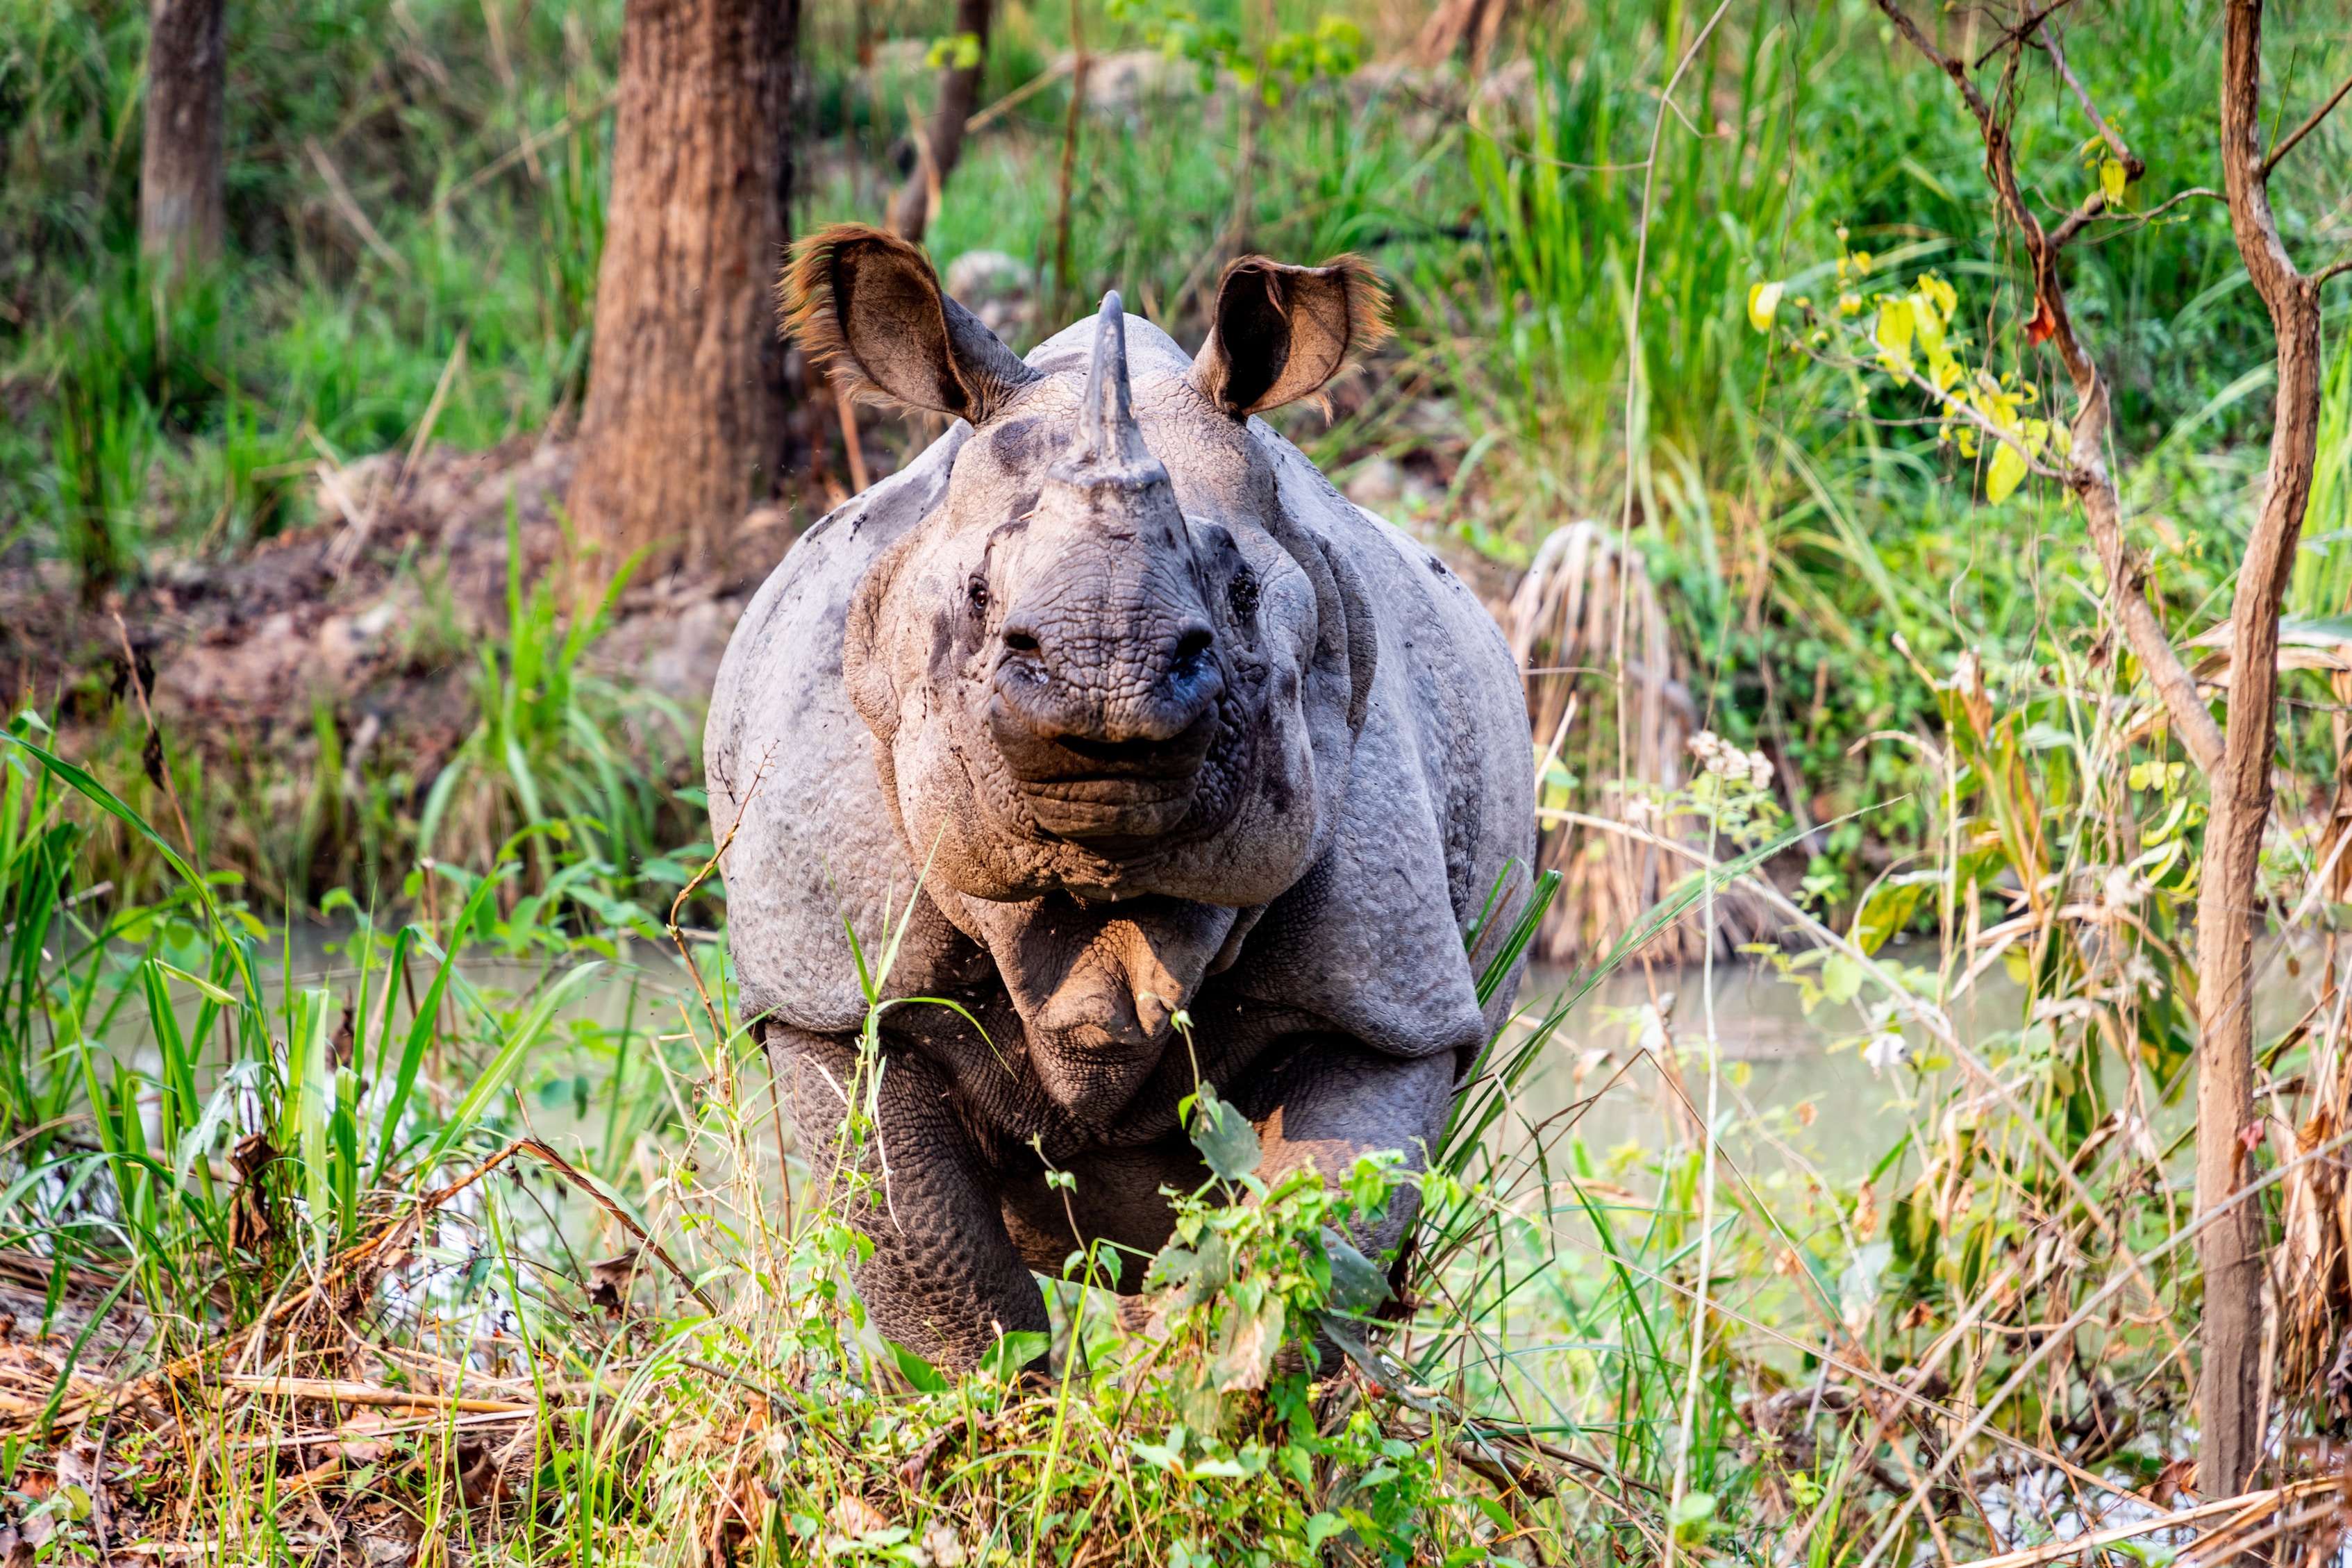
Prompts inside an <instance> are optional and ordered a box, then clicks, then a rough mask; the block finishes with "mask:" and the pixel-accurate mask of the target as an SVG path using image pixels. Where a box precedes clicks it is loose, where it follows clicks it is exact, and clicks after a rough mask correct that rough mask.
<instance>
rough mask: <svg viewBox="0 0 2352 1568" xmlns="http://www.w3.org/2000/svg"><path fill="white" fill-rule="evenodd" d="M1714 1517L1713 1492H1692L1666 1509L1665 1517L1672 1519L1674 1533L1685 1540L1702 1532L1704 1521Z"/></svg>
mask: <svg viewBox="0 0 2352 1568" xmlns="http://www.w3.org/2000/svg"><path fill="white" fill-rule="evenodd" d="M1714 1517H1715V1494H1714V1493H1713V1492H1692V1493H1690V1494H1688V1495H1687V1496H1685V1498H1684V1499H1683V1500H1682V1501H1680V1502H1678V1503H1676V1504H1675V1506H1674V1507H1672V1508H1670V1509H1668V1510H1666V1518H1667V1519H1668V1520H1670V1521H1673V1524H1674V1527H1675V1534H1676V1535H1679V1536H1681V1537H1683V1538H1684V1539H1685V1540H1688V1539H1690V1538H1691V1537H1692V1536H1694V1535H1699V1534H1704V1533H1705V1529H1704V1527H1705V1525H1706V1521H1708V1520H1710V1519H1712V1518H1714Z"/></svg>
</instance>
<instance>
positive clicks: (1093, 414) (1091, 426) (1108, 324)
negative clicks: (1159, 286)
mask: <svg viewBox="0 0 2352 1568" xmlns="http://www.w3.org/2000/svg"><path fill="white" fill-rule="evenodd" d="M1046 477H1047V478H1048V479H1058V480H1060V481H1061V482H1062V483H1064V484H1066V485H1075V486H1077V487H1079V488H1082V489H1100V488H1102V487H1105V486H1110V487H1116V488H1117V489H1122V490H1133V489H1142V488H1144V487H1146V486H1149V485H1152V484H1159V485H1162V486H1165V485H1166V484H1167V483H1168V470H1167V469H1166V468H1162V467H1161V466H1160V459H1159V458H1154V457H1153V456H1152V455H1151V448H1150V447H1147V446H1145V445H1144V443H1143V429H1142V426H1139V425H1138V424H1136V422H1135V407H1134V404H1133V401H1132V399H1131V396H1130V395H1129V390H1128V376H1127V309H1126V307H1125V306H1124V305H1123V304H1122V303H1121V302H1120V300H1119V297H1118V289H1112V290H1111V291H1110V292H1109V293H1108V294H1106V295H1104V296H1103V302H1102V313H1101V314H1100V315H1098V316H1097V317H1096V318H1095V342H1094V351H1093V353H1092V354H1091V355H1090V356H1089V357H1088V360H1087V390H1086V393H1085V400H1084V401H1083V402H1082V403H1081V404H1080V405H1078V434H1077V437H1076V439H1075V440H1074V441H1072V442H1071V444H1070V447H1069V450H1068V451H1067V452H1066V453H1064V454H1063V456H1062V458H1061V460H1060V461H1059V462H1057V463H1055V465H1054V466H1053V467H1052V468H1049V469H1048V470H1046Z"/></svg>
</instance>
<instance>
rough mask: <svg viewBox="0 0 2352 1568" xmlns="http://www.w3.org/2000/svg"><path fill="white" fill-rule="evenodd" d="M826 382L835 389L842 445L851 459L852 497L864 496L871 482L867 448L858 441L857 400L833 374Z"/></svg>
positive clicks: (834, 403)
mask: <svg viewBox="0 0 2352 1568" xmlns="http://www.w3.org/2000/svg"><path fill="white" fill-rule="evenodd" d="M825 380H826V381H827V382H828V383H830V384H831V385H832V387H833V412H834V414H835V416H836V417H837V418H839V419H840V421H841V445H842V447H843V448H844V450H845V452H846V454H847V456H848V458H849V489H850V493H851V494H852V495H862V494H864V493H865V490H866V486H867V484H869V483H870V482H871V481H870V480H869V479H868V478H867V477H866V448H865V447H862V446H860V445H859V444H858V439H857V400H856V398H854V397H852V396H851V395H849V384H848V383H847V382H846V381H844V380H841V379H840V378H839V377H837V376H835V375H833V374H829V373H828V374H825Z"/></svg>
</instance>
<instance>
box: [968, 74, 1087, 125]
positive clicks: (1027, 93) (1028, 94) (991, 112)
mask: <svg viewBox="0 0 2352 1568" xmlns="http://www.w3.org/2000/svg"><path fill="white" fill-rule="evenodd" d="M1076 58H1077V57H1076V55H1072V56H1071V57H1070V58H1068V59H1062V60H1055V62H1054V63H1053V64H1052V65H1050V66H1047V67H1046V68H1045V70H1044V71H1043V72H1042V73H1040V74H1039V75H1036V76H1034V77H1032V78H1030V79H1028V80H1027V81H1026V82H1024V83H1023V84H1022V85H1021V86H1019V87H1016V88H1014V89H1013V90H1012V91H1011V92H1008V93H1006V94H1005V95H1004V96H1003V98H1000V99H998V100H996V101H995V102H994V103H992V104H990V105H989V106H988V107H987V108H986V109H983V110H980V111H979V112H978V113H976V114H974V115H973V116H972V117H971V119H969V120H967V121H964V122H963V133H964V134H965V135H967V136H969V135H971V133H972V132H975V131H978V130H981V129H982V127H984V126H986V125H987V124H988V123H989V122H990V121H992V120H994V119H996V118H997V117H998V116H999V115H1002V114H1004V113H1006V112H1008V111H1010V110H1012V108H1013V105H1014V104H1017V103H1026V102H1027V101H1028V100H1030V99H1032V98H1034V97H1035V96H1036V95H1037V94H1038V93H1040V92H1043V91H1044V90H1045V89H1047V88H1048V87H1051V86H1052V85H1053V84H1054V83H1055V82H1056V81H1058V80H1060V79H1062V78H1063V77H1065V76H1067V75H1068V74H1069V72H1070V67H1071V65H1072V64H1073V63H1074V62H1075V61H1076Z"/></svg>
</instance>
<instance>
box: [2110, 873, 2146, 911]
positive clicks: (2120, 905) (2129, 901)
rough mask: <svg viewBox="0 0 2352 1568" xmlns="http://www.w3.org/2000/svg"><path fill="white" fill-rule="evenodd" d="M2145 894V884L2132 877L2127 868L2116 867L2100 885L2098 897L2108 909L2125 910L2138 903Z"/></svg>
mask: <svg viewBox="0 0 2352 1568" xmlns="http://www.w3.org/2000/svg"><path fill="white" fill-rule="evenodd" d="M2146 894H2147V886H2146V884H2144V883H2142V882H2141V881H2140V879H2138V878H2137V877H2135V876H2133V875H2132V871H2131V868H2130V867H2128V866H2118V867H2116V868H2115V869H2114V870H2112V871H2109V872H2108V873H2107V876H2106V880H2105V882H2103V883H2101V884H2100V887H2099V897H2100V900H2101V901H2103V902H2104V903H2105V904H2106V906H2107V907H2108V908H2109V909H2116V910H2127V909H2130V908H2131V907H2132V906H2133V905H2135V904H2137V903H2138V902H2139V901H2140V900H2141V898H2143V897H2144V896H2145V895H2146Z"/></svg>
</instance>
